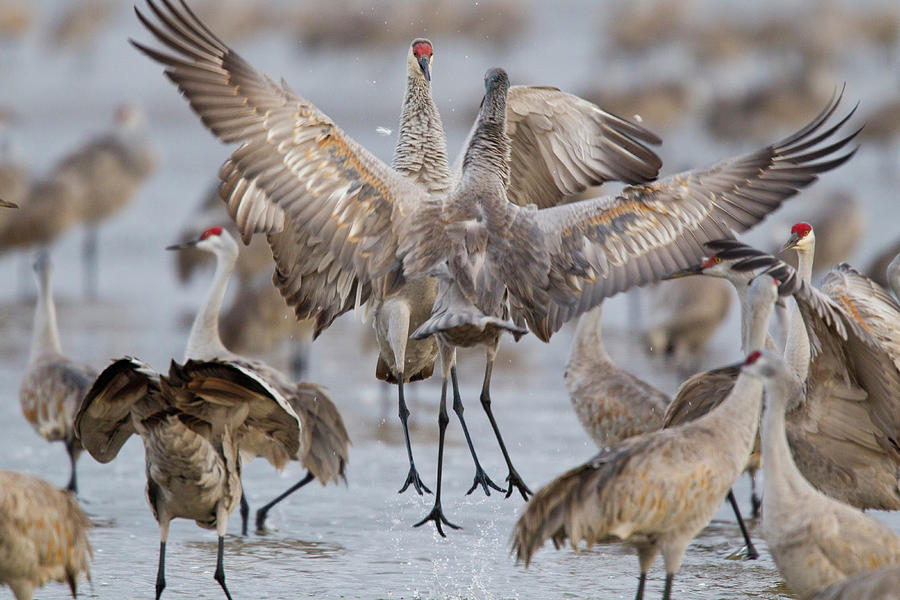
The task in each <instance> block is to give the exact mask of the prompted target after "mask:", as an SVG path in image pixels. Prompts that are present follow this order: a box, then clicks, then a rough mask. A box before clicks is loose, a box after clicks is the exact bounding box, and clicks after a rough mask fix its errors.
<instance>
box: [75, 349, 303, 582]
mask: <svg viewBox="0 0 900 600" xmlns="http://www.w3.org/2000/svg"><path fill="white" fill-rule="evenodd" d="M248 390H249V392H248ZM75 430H76V432H77V433H78V435H79V437H80V439H81V441H82V443H83V444H84V448H85V449H86V450H87V451H88V452H89V453H90V454H91V456H93V457H94V458H95V459H97V460H98V461H100V462H104V463H105V462H109V461H110V460H112V459H113V458H115V456H116V455H117V454H118V452H119V449H120V448H121V447H122V445H123V444H124V443H125V441H126V440H127V439H128V438H129V437H130V436H131V435H132V434H135V433H136V434H138V435H140V436H141V439H142V440H143V442H144V454H145V460H146V471H147V488H146V495H147V502H148V504H149V505H150V509H151V511H152V512H153V516H154V517H155V518H156V520H157V521H158V522H159V527H160V564H159V571H158V573H157V584H156V598H157V600H158V599H159V597H160V595H161V594H162V591H163V589H164V588H165V578H164V575H163V573H164V570H163V563H164V558H165V544H166V540H167V538H168V532H169V522H170V521H171V520H172V519H175V518H179V517H180V518H185V519H192V520H194V521H195V522H196V523H197V525H199V526H200V527H204V528H207V529H216V533H217V534H218V538H219V549H218V557H217V566H216V573H215V579H216V581H218V582H219V584H220V585H221V586H222V588H223V590H225V593H226V596H228V597H229V598H230V594H229V593H228V589H227V587H226V586H225V572H224V566H223V559H222V557H223V553H224V535H225V531H226V528H227V524H228V516H229V515H230V514H231V513H232V512H233V511H234V509H235V508H236V507H237V505H238V503H239V502H240V499H241V493H242V490H241V459H240V454H239V448H240V444H241V441H242V440H243V439H245V438H249V437H250V436H251V432H252V435H253V436H264V437H265V438H266V440H267V442H268V443H269V444H271V445H277V446H279V452H278V453H279V454H280V455H283V456H288V457H292V456H296V454H297V452H298V451H299V449H300V443H301V440H300V435H301V432H302V428H301V425H300V421H299V419H298V417H297V415H296V414H295V413H294V411H293V410H292V409H291V408H290V406H289V405H288V403H287V402H286V401H285V400H284V399H283V398H282V397H281V396H280V395H279V394H278V393H277V392H275V391H274V390H272V389H271V388H270V387H268V386H266V385H265V384H264V383H262V382H259V381H257V380H256V379H255V378H253V377H252V376H251V375H250V374H247V373H245V372H244V371H243V370H242V369H241V368H240V367H238V366H234V365H232V364H229V363H225V362H215V361H207V362H194V361H187V362H185V364H184V365H178V364H177V363H175V362H174V361H172V363H171V366H170V368H169V373H168V375H165V376H163V375H160V374H159V373H157V372H155V371H154V370H153V369H152V368H151V367H149V366H148V365H146V364H144V363H142V362H140V361H138V360H136V359H133V358H129V357H126V358H122V359H119V360H117V361H114V362H113V363H112V364H111V365H110V366H108V367H107V368H106V369H105V370H104V371H103V372H102V373H101V374H100V375H99V377H98V378H97V380H96V381H95V382H94V384H93V386H92V387H91V389H90V391H89V392H88V393H87V395H86V396H85V399H84V402H83V403H82V405H81V407H80V408H79V410H78V413H77V415H76V417H75Z"/></svg>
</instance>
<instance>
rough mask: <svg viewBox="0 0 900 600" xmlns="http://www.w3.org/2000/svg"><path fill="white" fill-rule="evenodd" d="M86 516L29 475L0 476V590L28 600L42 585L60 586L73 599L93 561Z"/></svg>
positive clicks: (69, 498)
mask: <svg viewBox="0 0 900 600" xmlns="http://www.w3.org/2000/svg"><path fill="white" fill-rule="evenodd" d="M90 528H91V523H90V521H88V518H87V515H85V514H84V512H83V511H82V510H81V508H80V507H79V506H78V503H77V502H76V501H75V498H74V496H72V494H69V493H68V492H65V491H63V490H60V489H59V488H57V487H55V486H53V485H51V484H49V483H47V482H46V481H44V480H43V479H38V478H37V477H33V476H31V475H25V474H23V473H15V472H13V471H0V586H2V585H4V584H6V585H8V586H9V587H10V588H11V589H12V593H13V595H14V596H15V597H16V600H31V597H32V594H33V593H34V590H35V588H39V587H42V586H43V585H44V584H46V583H47V582H48V581H51V580H52V581H59V582H66V583H68V584H69V589H70V590H71V591H72V597H75V595H76V591H77V588H78V580H79V579H80V577H81V574H82V573H84V575H85V577H87V579H88V581H90V579H91V570H90V565H89V564H88V563H89V561H90V559H91V557H92V556H93V554H92V551H91V544H90V542H89V541H88V536H87V532H88V530H90Z"/></svg>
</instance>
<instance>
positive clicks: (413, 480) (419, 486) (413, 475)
mask: <svg viewBox="0 0 900 600" xmlns="http://www.w3.org/2000/svg"><path fill="white" fill-rule="evenodd" d="M397 388H398V389H399V390H400V392H399V393H400V422H401V423H403V435H404V437H405V438H406V454H407V455H408V456H409V474H408V475H407V476H406V481H405V482H404V483H403V487H402V488H400V491H399V492H397V493H398V494H402V493H403V492H405V491H406V488H408V487H409V486H410V485H412V486H413V489H415V490H416V491H417V492H418V493H419V495H420V496H421V495H422V492H423V490H424V491H425V492H426V493H428V494H430V493H431V490H429V489H428V487H427V486H426V485H425V484H424V483H422V479H421V478H420V477H419V471H418V470H416V463H415V461H414V460H413V454H412V444H411V443H410V441H409V409H408V408H407V407H406V398H404V396H403V373H400V374H398V375H397Z"/></svg>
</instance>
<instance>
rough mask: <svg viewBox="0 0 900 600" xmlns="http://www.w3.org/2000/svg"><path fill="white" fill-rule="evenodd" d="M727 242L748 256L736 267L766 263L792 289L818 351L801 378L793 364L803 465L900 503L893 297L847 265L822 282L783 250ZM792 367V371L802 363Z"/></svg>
mask: <svg viewBox="0 0 900 600" xmlns="http://www.w3.org/2000/svg"><path fill="white" fill-rule="evenodd" d="M725 243H726V244H728V245H729V246H732V247H733V250H732V252H737V253H740V254H742V255H744V256H745V257H746V258H745V260H744V261H742V263H738V264H737V265H735V267H734V268H741V269H751V270H759V269H766V270H767V272H768V273H770V274H772V275H773V276H774V277H776V278H777V279H779V280H780V281H782V284H781V293H782V294H783V295H793V297H794V300H795V301H796V302H797V306H798V309H799V313H800V315H801V316H802V320H803V324H804V325H805V332H806V335H807V337H808V339H807V341H806V342H805V343H807V344H808V346H809V352H810V355H811V357H812V359H811V360H810V361H809V363H808V365H807V367H806V368H807V375H806V376H805V377H804V378H803V379H802V380H801V379H800V378H799V377H798V376H797V375H796V372H795V388H796V390H797V391H796V393H797V394H800V395H801V396H800V397H802V399H803V400H802V402H799V403H795V404H796V405H795V406H794V405H792V406H791V407H790V410H789V411H788V413H787V416H786V423H787V424H786V430H787V439H788V442H789V443H790V446H791V449H792V451H793V458H794V461H795V462H796V464H797V467H798V468H799V469H800V472H801V473H802V474H803V476H804V477H805V479H807V480H808V481H809V482H810V483H811V484H812V485H813V486H815V487H816V488H817V489H818V490H820V491H821V492H823V493H825V494H827V495H828V496H830V497H832V498H835V499H837V500H839V501H841V502H844V503H846V504H850V505H852V506H855V507H858V508H863V509H869V508H871V509H880V510H898V509H900V453H898V450H897V445H896V440H897V439H900V430H898V423H897V415H898V414H900V407H898V405H897V403H898V399H900V367H898V364H897V362H896V360H895V359H894V356H896V353H895V350H892V349H891V348H892V347H893V348H896V346H892V345H891V343H886V342H885V340H884V339H883V338H881V337H880V336H879V335H877V334H876V332H878V331H879V330H881V331H884V329H883V327H884V324H885V323H888V324H889V323H892V322H893V323H896V322H897V319H898V318H900V317H898V316H900V312H898V309H897V307H896V304H895V303H894V301H893V299H891V298H890V296H889V295H888V294H887V293H886V292H885V291H884V290H881V292H880V293H878V291H877V289H876V288H874V287H873V286H875V285H877V284H874V283H873V282H870V281H868V280H866V281H862V279H859V278H861V277H862V276H861V275H859V274H858V273H856V272H855V271H854V270H853V269H852V268H850V267H849V266H847V265H838V266H837V267H836V268H835V269H833V270H832V271H830V272H829V273H828V274H827V275H826V276H825V278H824V279H823V284H822V291H819V290H818V289H816V288H814V287H812V286H811V285H808V284H807V283H806V282H805V281H803V279H802V278H800V277H798V275H797V272H795V271H794V270H793V269H792V268H791V267H790V266H788V265H786V264H784V263H782V262H781V261H779V260H778V259H776V258H774V257H772V256H770V255H767V254H765V253H763V252H760V251H758V250H754V249H753V248H749V247H747V246H745V245H743V244H740V243H739V242H735V241H727V242H725ZM801 264H802V260H801ZM857 286H861V288H862V289H860V288H859V287H857ZM823 292H827V294H826V293H823ZM879 322H880V323H881V325H879ZM893 343H894V344H896V340H894V341H893ZM788 350H789V349H787V348H786V350H785V353H786V357H789V356H791V354H790V353H789V352H788ZM786 360H788V362H789V364H790V361H789V359H788V358H786ZM791 367H792V369H794V370H795V371H796V369H797V365H791Z"/></svg>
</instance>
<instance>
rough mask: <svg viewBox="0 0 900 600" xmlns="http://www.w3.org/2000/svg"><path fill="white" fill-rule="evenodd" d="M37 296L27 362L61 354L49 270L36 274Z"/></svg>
mask: <svg viewBox="0 0 900 600" xmlns="http://www.w3.org/2000/svg"><path fill="white" fill-rule="evenodd" d="M37 282H38V296H37V304H36V306H35V310H34V330H33V331H32V334H31V353H30V354H29V357H28V362H34V361H35V360H37V359H38V358H39V357H41V356H43V355H46V354H52V353H56V354H62V345H61V344H60V342H59V327H58V326H57V322H56V303H55V302H54V301H53V286H52V283H51V281H50V272H49V270H44V271H40V272H38V274H37Z"/></svg>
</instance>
